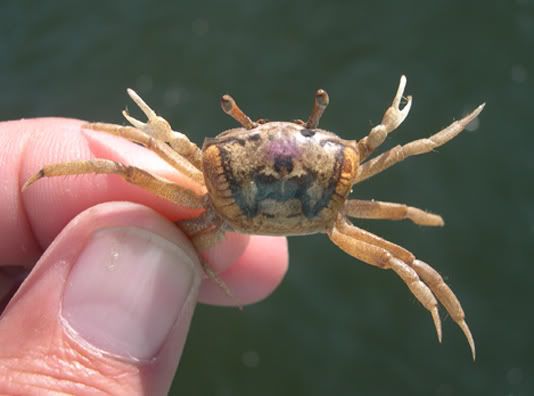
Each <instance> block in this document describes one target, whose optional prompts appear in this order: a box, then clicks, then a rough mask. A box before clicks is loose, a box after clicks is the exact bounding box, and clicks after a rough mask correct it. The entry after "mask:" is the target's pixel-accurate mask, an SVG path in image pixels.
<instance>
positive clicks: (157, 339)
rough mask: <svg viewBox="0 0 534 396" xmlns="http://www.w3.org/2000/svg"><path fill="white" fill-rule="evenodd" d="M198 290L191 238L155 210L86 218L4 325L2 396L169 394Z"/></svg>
mask: <svg viewBox="0 0 534 396" xmlns="http://www.w3.org/2000/svg"><path fill="white" fill-rule="evenodd" d="M200 281H201V270H200V265H199V261H198V258H197V256H196V255H195V253H194V250H193V248H192V246H191V244H190V243H189V241H188V240H187V238H186V237H185V236H184V235H183V234H182V233H181V232H180V231H179V230H178V229H177V227H176V226H175V225H174V224H172V223H171V222H169V221H167V220H166V219H164V218H162V217H160V216H159V215H158V214H156V213H155V212H154V211H152V210H151V209H148V208H146V207H143V206H140V205H137V204H131V203H107V204H102V205H99V206H96V207H93V208H91V209H89V210H86V211H85V212H83V213H82V214H80V215H79V216H78V217H77V218H75V219H74V220H73V221H71V222H70V224H69V225H68V226H67V227H66V228H65V229H64V230H63V231H62V232H61V234H60V235H59V236H58V237H57V238H56V239H55V241H54V242H53V243H52V244H51V245H50V247H49V248H48V249H47V251H46V252H45V253H44V255H43V256H42V257H41V259H40V260H39V262H38V263H37V265H36V267H35V268H34V270H33V271H32V273H31V274H30V275H29V277H28V278H27V279H26V280H25V282H24V283H23V284H22V286H21V287H20V289H19V290H18V292H17V294H16V295H15V296H14V297H13V299H12V300H11V302H10V303H9V305H8V306H7V308H6V310H5V311H4V313H3V315H2V317H1V318H0V345H2V348H0V393H2V394H4V393H9V394H20V393H22V394H33V393H39V392H43V391H46V392H48V391H49V392H51V393H52V392H57V393H68V394H79V395H82V394H91V395H93V394H101V393H102V394H129V395H134V394H150V395H160V394H166V393H167V391H168V390H169V388H170V385H171V382H172V378H173V376H174V373H175V370H176V367H177V365H178V361H179V358H180V355H181V353H182V349H183V345H184V342H185V338H186V336H187V332H188V329H189V324H190V320H191V317H192V314H193V311H194V307H195V304H196V299H197V292H198V288H199V285H200Z"/></svg>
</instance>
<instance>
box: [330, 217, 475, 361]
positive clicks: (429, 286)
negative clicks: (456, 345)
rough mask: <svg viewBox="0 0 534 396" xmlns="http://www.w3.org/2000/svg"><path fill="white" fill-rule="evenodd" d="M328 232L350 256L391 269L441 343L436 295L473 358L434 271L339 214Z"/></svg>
mask: <svg viewBox="0 0 534 396" xmlns="http://www.w3.org/2000/svg"><path fill="white" fill-rule="evenodd" d="M328 235H329V237H330V240H331V241H332V242H333V243H334V244H336V245H337V246H338V247H339V248H341V250H343V251H344V252H346V253H348V254H350V255H351V256H352V257H355V258H357V259H359V260H361V261H363V262H365V263H367V264H371V265H374V266H377V267H379V268H382V269H390V270H393V271H394V272H395V273H396V274H397V275H398V276H399V277H400V278H401V279H402V280H403V281H404V283H406V285H407V286H408V287H409V289H410V291H411V292H412V293H413V295H414V296H415V297H416V298H417V299H418V300H419V302H420V303H421V304H422V305H423V306H424V307H425V308H426V309H427V310H428V311H430V313H431V314H432V318H433V320H434V325H435V327H436V332H437V335H438V340H439V341H440V342H441V320H440V317H439V313H438V302H437V300H436V297H437V299H438V300H439V301H440V302H441V303H442V304H443V306H444V307H445V309H446V310H447V312H448V313H449V315H450V316H451V318H452V319H453V320H454V321H455V322H456V323H457V324H458V326H459V327H460V328H461V329H462V331H463V333H464V334H465V337H466V338H467V341H468V343H469V347H470V348H471V353H472V356H473V360H474V359H475V343H474V340H473V336H472V335H471V331H470V330H469V327H468V326H467V323H466V322H465V315H464V311H463V309H462V306H461V304H460V302H459V301H458V298H457V297H456V295H455V294H454V293H453V292H452V290H451V289H450V288H449V286H447V284H446V283H445V282H444V281H443V278H442V277H441V276H440V275H439V273H438V272H437V271H435V270H434V269H433V268H432V267H430V266H429V265H428V264H426V263H424V262H422V261H420V260H417V259H416V258H415V256H414V255H413V254H412V253H410V252H409V251H408V250H406V249H404V248H402V247H401V246H398V245H396V244H394V243H391V242H388V241H386V240H385V239H382V238H380V237H378V236H376V235H374V234H372V233H370V232H367V231H364V230H362V229H360V228H358V227H355V226H354V225H352V224H350V223H349V222H348V221H347V219H346V218H345V217H344V216H343V215H340V216H339V217H338V219H337V221H336V223H335V225H334V227H333V228H332V229H331V230H330V231H329V233H328Z"/></svg>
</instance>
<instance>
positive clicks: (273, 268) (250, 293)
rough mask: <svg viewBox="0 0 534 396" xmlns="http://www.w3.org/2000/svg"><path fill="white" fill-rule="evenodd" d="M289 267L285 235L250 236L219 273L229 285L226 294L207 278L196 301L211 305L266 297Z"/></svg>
mask: <svg viewBox="0 0 534 396" xmlns="http://www.w3.org/2000/svg"><path fill="white" fill-rule="evenodd" d="M287 268H288V250H287V239H286V238H285V237H273V236H261V235H255V236H251V237H250V239H249V242H248V244H247V245H246V248H245V249H244V251H243V252H242V254H241V255H240V256H239V257H238V258H237V260H235V262H234V263H233V264H231V266H230V267H229V268H228V269H227V270H226V271H224V272H222V273H220V274H219V276H220V278H221V279H222V280H223V282H224V283H225V284H226V285H227V286H228V288H229V289H230V291H231V293H232V296H228V295H226V294H225V292H224V290H222V289H221V288H220V287H218V286H217V285H216V284H215V283H214V282H212V281H210V280H209V279H206V280H204V282H203V283H202V286H201V288H200V293H199V301H200V302H203V303H206V304H213V305H225V306H235V305H248V304H253V303H256V302H258V301H261V300H263V299H265V298H266V297H268V296H269V295H270V294H271V293H273V291H274V290H275V289H276V288H277V287H278V285H279V284H280V283H281V281H282V279H283V278H284V275H285V274H286V272H287Z"/></svg>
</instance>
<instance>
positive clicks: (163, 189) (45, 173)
mask: <svg viewBox="0 0 534 396" xmlns="http://www.w3.org/2000/svg"><path fill="white" fill-rule="evenodd" d="M87 173H96V174H116V175H119V176H121V177H122V178H123V179H125V180H126V181H127V182H128V183H131V184H134V185H137V186H140V187H142V188H143V189H145V190H148V191H150V192H152V193H153V194H155V195H157V196H158V197H161V198H165V199H167V200H169V201H171V202H173V203H175V204H177V205H180V206H184V207H187V208H203V207H204V200H205V196H204V195H197V194H195V193H194V192H193V191H191V190H189V189H187V188H184V187H181V186H179V185H178V184H175V183H172V182H169V181H167V180H165V179H163V178H160V177H158V176H155V175H152V174H151V173H149V172H147V171H145V170H143V169H139V168H137V167H134V166H127V165H124V164H121V163H119V162H114V161H110V160H106V159H95V160H89V161H75V162H65V163H61V164H52V165H46V166H45V167H43V168H42V169H41V170H40V171H39V172H37V173H36V174H35V175H33V176H32V177H30V178H29V179H28V180H27V181H26V183H24V186H23V187H22V190H25V189H26V188H28V187H29V186H30V185H31V184H33V183H35V182H36V181H37V180H39V179H41V178H43V177H52V176H67V175H82V174H87Z"/></svg>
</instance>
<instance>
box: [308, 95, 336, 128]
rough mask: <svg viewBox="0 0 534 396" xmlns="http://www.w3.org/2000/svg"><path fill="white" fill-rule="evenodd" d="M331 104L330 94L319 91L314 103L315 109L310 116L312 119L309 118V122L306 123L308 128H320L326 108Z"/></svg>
mask: <svg viewBox="0 0 534 396" xmlns="http://www.w3.org/2000/svg"><path fill="white" fill-rule="evenodd" d="M329 102H330V98H329V97H328V94H327V93H326V91H325V90H323V89H318V90H317V92H315V99H314V101H313V109H312V112H311V114H310V118H308V121H307V122H306V128H308V129H314V128H317V127H318V126H319V120H320V119H321V117H322V115H323V113H324V111H325V109H326V106H328V103H329Z"/></svg>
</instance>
